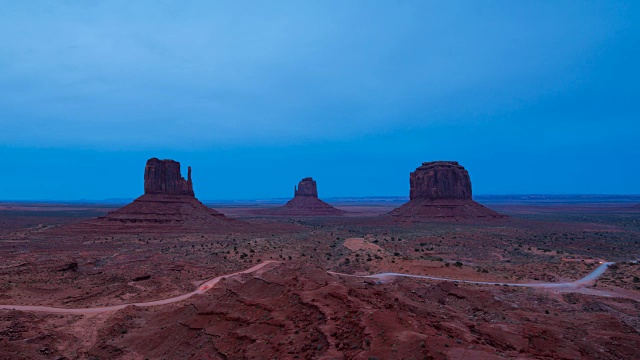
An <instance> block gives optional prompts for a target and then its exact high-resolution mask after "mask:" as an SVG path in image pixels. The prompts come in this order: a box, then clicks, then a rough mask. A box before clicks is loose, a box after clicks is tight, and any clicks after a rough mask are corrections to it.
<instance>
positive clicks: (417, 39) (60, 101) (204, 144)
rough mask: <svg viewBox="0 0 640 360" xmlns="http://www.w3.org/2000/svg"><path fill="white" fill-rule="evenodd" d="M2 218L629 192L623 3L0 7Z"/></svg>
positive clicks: (632, 48) (636, 170)
mask: <svg viewBox="0 0 640 360" xmlns="http://www.w3.org/2000/svg"><path fill="white" fill-rule="evenodd" d="M0 44H1V46H0V94H2V95H1V96H0V159H1V160H2V170H1V172H0V199H3V200H79V199H88V200H100V199H111V198H133V197H136V196H138V195H140V194H141V193H142V190H143V179H142V175H143V171H144V164H145V162H146V160H147V159H148V158H151V157H159V158H170V159H174V160H177V161H180V162H181V163H182V166H183V172H184V173H185V174H186V166H187V165H190V166H192V167H193V179H194V190H195V192H196V196H198V197H199V198H200V199H206V200H215V199H226V200H230V199H267V198H283V197H285V198H286V197H290V196H292V192H293V186H294V185H295V184H297V182H298V181H299V180H300V179H302V178H304V177H307V176H312V177H314V179H315V180H317V182H318V190H319V193H320V196H321V197H343V196H407V195H408V192H409V173H410V172H411V171H413V170H414V169H415V168H416V167H418V166H420V164H421V163H422V162H426V161H433V160H457V161H459V162H460V163H461V164H462V165H463V166H465V168H467V170H469V173H470V175H471V180H472V184H473V191H474V194H638V193H640V181H638V179H639V177H640V160H639V159H640V146H639V145H638V144H639V138H640V136H639V135H640V85H639V84H640V70H639V69H640V66H638V64H640V3H639V2H637V1H589V2H585V1H509V0H505V1H490V0H487V1H473V0H469V1H455V0H453V1H451V0H450V1H426V0H418V1H376V0H368V1H365V0H363V1H357V0H352V1H332V0H326V1H324V0H323V1H243V2H238V1H189V2H184V1H168V0H165V1H161V0H152V1H151V0H138V1H121V0H112V1H95V2H87V1H44V0H42V1H36V0H33V1H8V0H0Z"/></svg>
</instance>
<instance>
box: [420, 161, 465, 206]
mask: <svg viewBox="0 0 640 360" xmlns="http://www.w3.org/2000/svg"><path fill="white" fill-rule="evenodd" d="M409 183H410V187H411V190H410V192H409V198H410V199H411V200H413V199H431V200H436V199H462V200H465V199H471V179H470V178H469V173H468V172H467V170H465V168H464V167H463V166H462V165H459V164H458V162H457V161H432V162H424V163H422V166H420V167H419V168H417V169H416V170H415V171H414V172H412V173H411V175H410V177H409Z"/></svg>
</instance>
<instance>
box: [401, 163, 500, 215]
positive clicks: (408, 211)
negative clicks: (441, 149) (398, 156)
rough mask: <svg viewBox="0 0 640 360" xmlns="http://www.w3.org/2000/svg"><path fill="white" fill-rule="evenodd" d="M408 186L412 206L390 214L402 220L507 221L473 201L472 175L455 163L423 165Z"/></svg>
mask: <svg viewBox="0 0 640 360" xmlns="http://www.w3.org/2000/svg"><path fill="white" fill-rule="evenodd" d="M409 184H410V190H409V199H410V200H409V202H408V203H406V204H404V205H402V206H401V207H399V208H397V209H395V210H393V211H392V212H391V213H390V214H391V215H392V216H394V217H396V218H399V219H401V220H404V221H414V220H415V221H419V220H420V219H444V220H463V219H499V218H503V217H505V216H503V215H501V214H499V213H497V212H495V211H493V210H491V209H489V208H486V207H484V206H482V205H480V204H479V203H477V202H475V201H473V199H472V198H471V179H470V178H469V173H468V172H467V170H465V168H464V167H462V166H461V165H460V164H458V162H456V161H433V162H425V163H422V166H420V167H419V168H417V169H416V170H415V171H414V172H412V173H411V175H410V176H409Z"/></svg>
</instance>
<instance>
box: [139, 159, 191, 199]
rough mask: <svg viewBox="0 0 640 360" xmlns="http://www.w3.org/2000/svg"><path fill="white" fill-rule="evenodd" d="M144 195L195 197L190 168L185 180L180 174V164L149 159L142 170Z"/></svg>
mask: <svg viewBox="0 0 640 360" xmlns="http://www.w3.org/2000/svg"><path fill="white" fill-rule="evenodd" d="M144 193H145V194H164V195H184V196H195V195H194V193H193V183H192V181H191V166H189V168H188V172H187V180H185V179H184V178H183V177H182V174H181V173H180V163H179V162H177V161H173V160H160V159H157V158H151V159H149V160H147V165H146V166H145V168H144Z"/></svg>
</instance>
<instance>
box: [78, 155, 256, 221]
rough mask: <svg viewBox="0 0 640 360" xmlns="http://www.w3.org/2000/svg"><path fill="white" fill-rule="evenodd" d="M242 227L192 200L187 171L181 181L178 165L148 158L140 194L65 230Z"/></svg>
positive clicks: (196, 200) (189, 174)
mask: <svg viewBox="0 0 640 360" xmlns="http://www.w3.org/2000/svg"><path fill="white" fill-rule="evenodd" d="M244 225H245V224H244V223H242V222H240V221H237V220H233V219H229V218H227V217H226V216H224V215H223V214H222V213H220V212H217V211H215V210H213V209H211V208H209V207H207V206H205V205H204V204H202V203H201V202H200V201H198V199H196V198H195V196H194V193H193V182H192V180H191V168H189V170H188V174H187V179H186V180H185V179H184V178H183V177H182V175H181V174H180V163H179V162H177V161H173V160H159V159H156V158H152V159H149V160H148V161H147V164H146V166H145V171H144V195H142V196H140V197H138V198H137V199H135V200H134V201H133V202H132V203H130V204H128V205H126V206H124V207H122V208H120V209H118V210H115V211H113V212H110V213H108V214H107V215H105V216H103V217H100V218H97V219H94V220H90V221H87V222H83V223H79V224H76V225H74V226H70V227H68V228H67V229H71V230H73V229H72V228H75V229H78V230H82V231H91V232H95V233H113V232H126V233H130V232H173V231H179V232H185V231H186V232H194V231H195V232H199V231H203V230H206V231H213V230H218V231H229V230H231V229H233V230H237V229H238V228H241V227H243V226H244Z"/></svg>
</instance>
